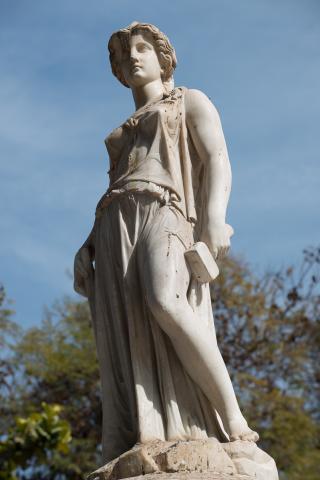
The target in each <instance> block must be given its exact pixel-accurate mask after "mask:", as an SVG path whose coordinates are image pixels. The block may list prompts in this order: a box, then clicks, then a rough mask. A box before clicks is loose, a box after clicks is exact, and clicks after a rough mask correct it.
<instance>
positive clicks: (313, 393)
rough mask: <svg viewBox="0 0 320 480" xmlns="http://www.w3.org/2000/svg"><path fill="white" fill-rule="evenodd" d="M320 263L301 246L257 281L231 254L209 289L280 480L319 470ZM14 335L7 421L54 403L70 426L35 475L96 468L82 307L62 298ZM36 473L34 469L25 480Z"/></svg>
mask: <svg viewBox="0 0 320 480" xmlns="http://www.w3.org/2000/svg"><path fill="white" fill-rule="evenodd" d="M319 266H320V250H319V249H314V250H308V251H306V252H305V254H304V259H303V262H302V263H301V265H300V266H298V267H295V268H289V269H287V270H285V271H283V272H277V273H275V274H270V273H267V274H265V275H262V276H259V277H256V276H254V275H253V274H252V272H251V270H250V268H249V267H248V266H247V265H245V264H244V263H243V262H241V261H239V260H235V259H229V260H227V261H225V262H224V264H223V268H222V272H221V274H220V276H219V277H218V279H217V281H216V282H214V285H213V289H212V296H213V299H214V313H215V324H216V329H217V336H218V341H219V345H220V348H221V352H222V355H223V357H224V359H225V361H226V364H227V366H228V369H229V371H230V373H231V376H232V380H233V383H234V385H235V388H236V391H237V394H238V398H239V399H240V402H241V404H242V408H243V411H244V413H245V416H246V418H248V421H249V424H250V425H251V426H252V427H253V428H255V429H257V430H258V432H259V434H260V436H261V442H260V445H261V447H262V448H264V449H265V450H266V451H267V452H268V453H270V454H271V455H272V456H273V457H274V458H275V460H276V462H277V465H278V468H279V470H280V476H281V478H282V479H283V480H316V479H318V476H319V475H318V465H319V463H320V454H319V443H320V442H319V414H318V411H317V406H318V396H319V379H320V372H319V362H318V361H317V355H318V348H319V339H320V330H319V318H320V296H319ZM0 305H1V304H0ZM6 318H7V320H10V314H9V315H7V317H6ZM9 330H10V329H9ZM8 333H9V332H8ZM11 333H12V332H11ZM11 338H12V335H11ZM14 338H15V345H14V346H13V345H12V343H11V344H10V347H7V354H8V355H7V357H8V358H9V357H11V362H12V365H14V374H15V375H14V378H15V381H14V382H11V383H12V384H14V394H15V395H14V401H13V402H9V401H8V399H10V398H11V400H12V397H10V395H9V393H8V391H7V393H6V397H4V396H3V400H4V401H7V403H6V405H7V417H8V419H9V420H8V422H7V424H8V425H13V424H14V418H15V417H16V416H17V415H20V416H24V415H25V414H26V413H32V412H34V411H40V410H41V403H42V402H46V403H48V404H50V403H57V404H60V405H62V406H63V411H62V413H61V416H62V418H63V419H65V420H67V421H68V422H69V423H70V425H71V430H72V442H71V443H70V446H69V453H68V455H63V454H61V452H59V451H58V450H57V449H56V450H54V451H53V453H52V458H51V460H50V461H51V464H50V465H51V466H52V465H53V464H54V466H55V467H54V469H52V467H50V468H49V470H48V471H47V473H46V475H47V476H46V477H43V476H42V477H39V480H40V478H41V480H58V479H59V480H60V479H68V480H80V479H84V478H85V477H86V474H87V473H88V472H89V471H92V470H93V469H95V468H96V467H97V465H99V464H100V438H101V423H102V422H101V405H100V386H99V373H98V366H97V361H96V353H95V345H94V339H93V333H92V326H91V321H90V315H89V310H88V305H87V303H86V302H77V301H72V300H70V299H65V300H63V301H62V302H61V303H60V304H57V305H55V307H54V308H53V309H52V310H51V311H48V312H47V313H46V315H45V318H44V320H43V322H42V324H41V326H39V327H36V328H31V329H29V330H27V331H26V332H24V333H23V334H22V335H20V334H18V333H17V332H15V333H14ZM6 341H7V340H6ZM9 343H10V342H9ZM9 343H7V345H9ZM17 379H18V381H17ZM6 399H7V400H6ZM0 478H1V477H0ZM18 478H19V480H22V478H23V477H21V476H20V477H18ZM37 478H38V477H36V476H35V473H33V476H32V480H36V479H37Z"/></svg>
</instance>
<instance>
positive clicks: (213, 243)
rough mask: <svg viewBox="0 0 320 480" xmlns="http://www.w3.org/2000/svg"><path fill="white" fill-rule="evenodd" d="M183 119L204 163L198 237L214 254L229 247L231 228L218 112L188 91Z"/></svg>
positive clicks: (228, 183) (228, 182)
mask: <svg viewBox="0 0 320 480" xmlns="http://www.w3.org/2000/svg"><path fill="white" fill-rule="evenodd" d="M185 106H186V121H187V127H188V131H189V133H190V135H191V138H192V141H193V144H194V146H195V148H196V150H197V153H198V155H199V157H200V159H201V161H202V162H203V163H204V166H205V176H204V178H205V181H206V185H204V188H206V192H207V198H206V202H205V203H206V208H205V212H204V218H203V221H202V225H203V227H202V231H201V234H200V239H201V240H202V241H204V242H205V243H206V244H207V245H208V247H209V249H210V250H211V252H212V254H213V255H214V256H215V257H216V258H219V257H222V256H223V255H225V254H226V253H227V251H228V249H229V247H230V237H231V236H232V234H233V229H232V227H231V226H230V225H228V224H226V210H227V205H228V200H229V196H230V190H231V167H230V162H229V157H228V151H227V146H226V142H225V139H224V135H223V131H222V127H221V122H220V118H219V114H218V112H217V110H216V108H215V107H214V105H213V104H212V103H211V101H210V100H209V99H208V97H206V95H204V94H203V93H202V92H200V91H199V90H188V91H187V92H186V97H185Z"/></svg>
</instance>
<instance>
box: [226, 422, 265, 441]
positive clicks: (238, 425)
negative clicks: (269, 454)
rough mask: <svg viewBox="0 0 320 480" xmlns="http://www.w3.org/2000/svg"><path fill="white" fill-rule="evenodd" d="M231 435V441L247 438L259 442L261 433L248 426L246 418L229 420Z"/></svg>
mask: <svg viewBox="0 0 320 480" xmlns="http://www.w3.org/2000/svg"><path fill="white" fill-rule="evenodd" d="M228 430H229V437H230V442H235V441H236V440H246V441H247V442H257V441H258V440H259V435H258V433H257V432H255V431H254V430H251V428H249V427H248V424H247V422H246V421H245V419H244V418H240V419H235V420H231V421H230V422H229V429H228Z"/></svg>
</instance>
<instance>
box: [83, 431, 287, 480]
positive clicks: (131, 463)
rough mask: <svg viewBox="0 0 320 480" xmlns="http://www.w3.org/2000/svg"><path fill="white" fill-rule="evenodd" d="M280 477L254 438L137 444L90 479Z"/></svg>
mask: <svg viewBox="0 0 320 480" xmlns="http://www.w3.org/2000/svg"><path fill="white" fill-rule="evenodd" d="M124 478H127V479H131V480H278V473H277V468H276V464H275V462H274V460H273V459H272V458H271V457H270V456H269V455H268V454H267V453H265V452H264V451H263V450H261V449H260V448H258V447H257V445H256V444H255V443H253V442H244V441H240V440H239V441H236V442H231V443H219V442H218V441H217V440H216V439H214V438H210V439H208V440H193V441H188V442H160V441H156V442H151V443H148V444H144V445H136V446H135V447H134V448H133V449H132V450H129V451H128V452H126V453H124V454H123V455H121V456H120V457H118V458H116V459H115V460H113V461H112V462H110V463H108V464H107V465H104V466H103V467H101V468H99V469H98V470H96V471H95V472H93V473H91V474H90V475H89V477H88V480H119V479H124Z"/></svg>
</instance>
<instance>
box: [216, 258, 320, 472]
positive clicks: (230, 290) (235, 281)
mask: <svg viewBox="0 0 320 480" xmlns="http://www.w3.org/2000/svg"><path fill="white" fill-rule="evenodd" d="M319 266H320V249H313V250H308V251H306V252H305V253H304V259H303V262H302V264H301V265H300V266H299V267H297V268H289V269H287V270H285V271H283V272H278V273H276V274H266V275H264V276H262V277H260V278H256V277H255V276H254V275H253V274H252V272H251V271H250V269H249V268H248V267H247V266H246V265H244V264H242V263H241V262H239V261H235V260H228V261H227V262H226V264H225V267H224V269H223V271H222V274H221V275H220V277H219V278H218V280H217V282H216V283H215V285H214V287H213V292H212V294H213V297H214V311H215V323H216V328H217V334H218V341H219V345H220V348H221V352H222V355H223V357H224V359H225V361H226V363H227V365H228V369H229V371H230V373H231V377H232V380H233V384H234V385H235V388H236V390H237V392H238V397H239V399H240V402H241V404H242V406H243V410H244V413H245V416H246V417H247V418H248V420H249V423H250V425H251V426H252V427H254V428H256V429H257V430H258V431H259V433H260V437H261V442H260V444H261V446H262V448H265V450H266V451H267V452H268V453H270V454H271V455H272V456H273V457H274V458H275V459H276V461H277V465H278V468H279V470H280V472H281V478H283V479H288V480H298V479H301V480H302V479H303V480H315V479H316V478H318V474H317V472H318V466H317V465H319V463H320V450H319V446H320V439H319V415H318V408H317V407H318V399H319V379H320V370H319V361H317V355H318V350H319V335H320V329H319V320H320V295H319V278H320V277H319Z"/></svg>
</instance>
